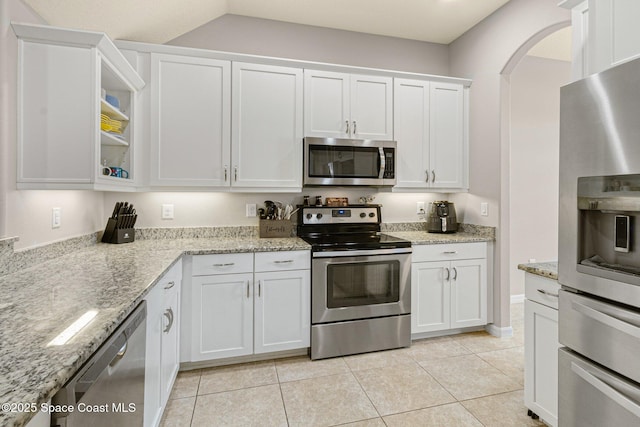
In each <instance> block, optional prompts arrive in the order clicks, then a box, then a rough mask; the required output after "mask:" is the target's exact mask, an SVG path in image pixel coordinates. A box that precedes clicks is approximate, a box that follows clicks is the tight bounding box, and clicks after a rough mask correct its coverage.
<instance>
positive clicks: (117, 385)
mask: <svg viewBox="0 0 640 427" xmlns="http://www.w3.org/2000/svg"><path fill="white" fill-rule="evenodd" d="M146 318H147V305H146V302H145V301H143V302H142V303H140V304H139V305H138V306H137V307H136V309H135V310H134V311H133V312H132V313H131V314H130V315H129V317H127V319H126V320H125V321H124V322H122V324H121V325H120V326H119V327H118V329H116V331H115V332H114V333H113V334H112V335H111V336H110V337H109V339H108V340H107V341H106V342H105V343H104V344H103V345H102V346H101V347H100V348H99V349H98V350H97V351H96V352H95V353H94V354H93V356H92V357H91V359H89V361H88V362H87V363H85V364H84V366H82V368H81V369H80V370H79V371H78V372H77V373H76V375H74V376H73V378H71V379H70V380H69V382H67V384H65V386H64V387H63V388H62V389H61V390H60V391H59V392H58V393H56V395H55V396H54V397H53V399H52V402H51V404H52V405H64V406H61V407H65V408H69V409H70V410H67V411H61V412H55V413H53V415H52V418H51V425H52V426H60V427H72V426H91V427H100V426H127V427H128V426H142V423H143V416H144V369H145V365H144V362H145V347H146V329H147V328H146Z"/></svg>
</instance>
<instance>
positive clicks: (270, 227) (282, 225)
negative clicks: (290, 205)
mask: <svg viewBox="0 0 640 427" xmlns="http://www.w3.org/2000/svg"><path fill="white" fill-rule="evenodd" d="M259 229H260V237H296V224H295V222H294V221H293V220H290V219H281V220H277V219H261V220H260V223H259Z"/></svg>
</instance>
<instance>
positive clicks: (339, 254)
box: [313, 248, 412, 258]
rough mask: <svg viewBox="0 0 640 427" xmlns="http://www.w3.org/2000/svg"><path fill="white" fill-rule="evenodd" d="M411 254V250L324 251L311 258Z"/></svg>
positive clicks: (314, 254)
mask: <svg viewBox="0 0 640 427" xmlns="http://www.w3.org/2000/svg"><path fill="white" fill-rule="evenodd" d="M411 252H412V250H411V248H392V249H371V250H356V251H326V252H314V253H313V258H336V257H349V256H376V255H394V254H410V253H411Z"/></svg>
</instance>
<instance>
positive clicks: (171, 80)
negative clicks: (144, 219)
mask: <svg viewBox="0 0 640 427" xmlns="http://www.w3.org/2000/svg"><path fill="white" fill-rule="evenodd" d="M150 120H151V127H150V135H151V141H152V143H151V147H150V151H151V179H150V181H151V185H153V186H207V187H219V186H229V182H230V180H229V178H230V166H229V165H230V162H231V132H230V131H231V62H230V61H221V60H217V59H210V58H197V57H190V56H180V55H167V54H156V53H152V54H151V117H150Z"/></svg>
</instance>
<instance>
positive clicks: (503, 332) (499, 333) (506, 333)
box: [485, 324, 513, 338]
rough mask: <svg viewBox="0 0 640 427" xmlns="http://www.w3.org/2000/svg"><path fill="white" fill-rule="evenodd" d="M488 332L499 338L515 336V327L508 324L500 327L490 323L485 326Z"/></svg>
mask: <svg viewBox="0 0 640 427" xmlns="http://www.w3.org/2000/svg"><path fill="white" fill-rule="evenodd" d="M485 329H486V331H487V332H489V333H490V334H491V335H493V336H494V337H498V338H509V337H512V336H513V328H512V327H511V326H506V327H504V328H499V327H498V326H496V325H494V324H490V325H487V326H485Z"/></svg>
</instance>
